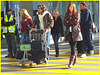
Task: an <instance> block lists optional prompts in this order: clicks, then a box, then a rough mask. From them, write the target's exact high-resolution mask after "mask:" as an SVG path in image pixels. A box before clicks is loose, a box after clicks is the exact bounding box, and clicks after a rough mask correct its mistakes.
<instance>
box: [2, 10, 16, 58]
mask: <svg viewBox="0 0 100 75" xmlns="http://www.w3.org/2000/svg"><path fill="white" fill-rule="evenodd" d="M6 12H7V14H6V15H4V17H3V19H2V26H3V34H4V35H5V38H6V41H7V45H8V55H7V56H5V57H11V58H15V57H16V42H15V27H16V25H15V22H16V20H15V18H14V16H13V15H12V14H11V9H7V11H6Z"/></svg>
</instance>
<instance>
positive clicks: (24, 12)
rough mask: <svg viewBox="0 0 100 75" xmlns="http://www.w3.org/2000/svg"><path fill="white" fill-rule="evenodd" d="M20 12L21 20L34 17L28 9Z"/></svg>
mask: <svg viewBox="0 0 100 75" xmlns="http://www.w3.org/2000/svg"><path fill="white" fill-rule="evenodd" d="M20 14H21V21H22V20H23V19H25V18H26V17H30V18H32V17H31V16H30V15H29V13H28V11H27V10H26V9H22V10H21V12H20Z"/></svg>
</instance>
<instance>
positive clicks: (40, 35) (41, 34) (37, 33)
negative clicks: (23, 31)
mask: <svg viewBox="0 0 100 75" xmlns="http://www.w3.org/2000/svg"><path fill="white" fill-rule="evenodd" d="M29 40H30V41H31V42H32V41H37V40H38V41H39V40H43V44H42V48H43V49H42V50H43V51H45V53H47V39H46V32H45V30H43V29H35V30H34V31H30V32H29ZM44 59H45V58H44ZM42 63H44V60H42Z"/></svg>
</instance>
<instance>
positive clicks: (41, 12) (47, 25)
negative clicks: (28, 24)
mask: <svg viewBox="0 0 100 75" xmlns="http://www.w3.org/2000/svg"><path fill="white" fill-rule="evenodd" d="M34 22H35V25H37V29H43V30H45V32H46V34H47V42H48V43H47V51H45V60H44V61H45V63H46V64H47V63H48V60H49V50H50V35H51V28H52V27H53V24H54V21H53V17H52V16H51V14H50V12H48V11H47V8H46V6H45V5H38V12H37V13H36V15H35V19H34ZM35 25H34V27H33V29H34V28H35Z"/></svg>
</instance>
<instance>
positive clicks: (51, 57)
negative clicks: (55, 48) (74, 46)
mask: <svg viewBox="0 0 100 75" xmlns="http://www.w3.org/2000/svg"><path fill="white" fill-rule="evenodd" d="M50 58H70V56H59V57H55V56H50ZM77 58H78V59H99V57H86V58H80V57H77Z"/></svg>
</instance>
